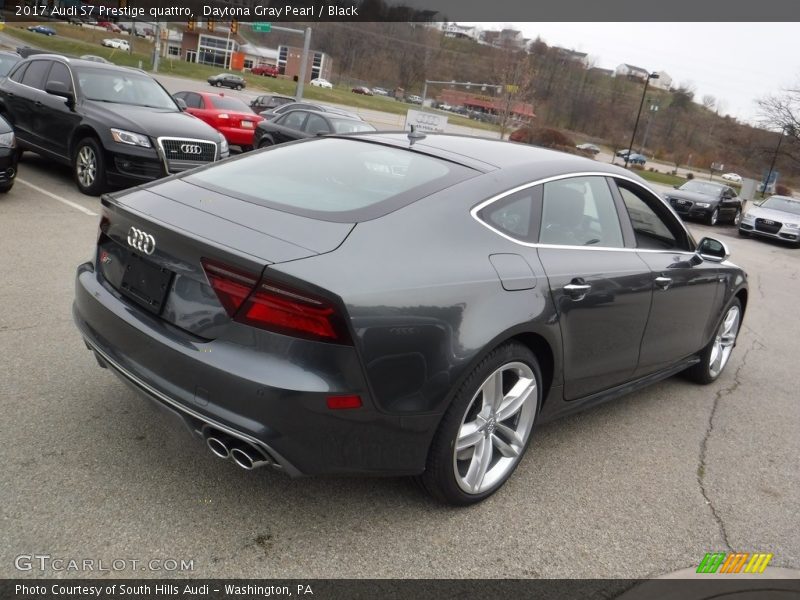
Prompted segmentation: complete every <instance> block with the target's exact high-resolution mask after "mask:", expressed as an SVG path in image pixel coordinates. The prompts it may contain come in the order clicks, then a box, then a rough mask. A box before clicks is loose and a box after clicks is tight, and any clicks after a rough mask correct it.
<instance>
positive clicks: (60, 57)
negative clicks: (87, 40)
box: [24, 53, 147, 75]
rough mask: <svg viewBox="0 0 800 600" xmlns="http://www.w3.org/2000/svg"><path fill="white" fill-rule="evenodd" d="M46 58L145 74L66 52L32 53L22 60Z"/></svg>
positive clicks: (76, 64)
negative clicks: (77, 56) (76, 56)
mask: <svg viewBox="0 0 800 600" xmlns="http://www.w3.org/2000/svg"><path fill="white" fill-rule="evenodd" d="M43 58H44V59H48V60H60V61H61V62H64V63H66V64H68V65H70V66H71V67H91V68H92V69H104V70H107V71H125V72H128V73H139V74H141V75H147V73H146V72H145V71H142V70H141V69H135V68H133V67H121V66H120V65H115V64H114V63H101V62H97V61H95V60H86V59H84V58H75V57H74V56H68V55H66V54H55V53H44V54H32V55H31V56H29V57H27V58H25V59H24V60H25V61H27V62H30V61H33V60H40V59H43Z"/></svg>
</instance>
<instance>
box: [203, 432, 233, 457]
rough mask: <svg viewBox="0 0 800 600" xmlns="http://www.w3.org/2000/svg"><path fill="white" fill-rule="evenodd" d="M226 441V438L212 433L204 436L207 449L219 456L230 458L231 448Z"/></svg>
mask: <svg viewBox="0 0 800 600" xmlns="http://www.w3.org/2000/svg"><path fill="white" fill-rule="evenodd" d="M226 442H227V440H225V439H222V438H219V437H216V436H213V435H211V436H208V437H207V438H206V445H207V446H208V449H209V450H211V452H213V453H214V455H215V456H218V457H220V458H230V456H231V450H230V448H229V447H228V444H227V443H226Z"/></svg>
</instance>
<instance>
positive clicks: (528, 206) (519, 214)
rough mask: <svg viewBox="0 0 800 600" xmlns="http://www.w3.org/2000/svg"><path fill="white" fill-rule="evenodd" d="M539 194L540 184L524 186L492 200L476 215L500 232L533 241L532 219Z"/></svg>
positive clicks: (533, 226)
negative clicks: (494, 200)
mask: <svg viewBox="0 0 800 600" xmlns="http://www.w3.org/2000/svg"><path fill="white" fill-rule="evenodd" d="M541 196H542V186H536V187H530V188H526V189H524V190H521V191H519V192H516V193H514V194H510V195H508V196H506V197H505V198H501V199H500V200H498V201H496V202H492V203H491V204H490V205H489V206H487V207H486V208H484V209H483V210H481V211H480V212H479V213H478V217H479V218H480V219H481V221H483V222H484V223H486V224H487V225H489V226H490V227H491V228H492V229H496V230H497V231H499V232H500V233H504V234H506V235H508V236H510V237H513V238H515V239H518V240H521V241H524V242H533V241H535V240H534V239H533V238H534V234H535V232H536V229H535V224H534V219H535V218H536V217H537V214H536V213H537V210H536V208H535V207H537V206H538V205H539V202H540V201H541ZM537 220H538V219H537Z"/></svg>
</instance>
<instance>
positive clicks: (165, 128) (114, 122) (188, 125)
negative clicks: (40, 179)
mask: <svg viewBox="0 0 800 600" xmlns="http://www.w3.org/2000/svg"><path fill="white" fill-rule="evenodd" d="M84 108H85V109H86V111H87V114H91V116H93V117H94V118H95V119H96V120H98V121H100V122H104V123H105V124H106V125H108V127H116V128H118V129H127V130H129V131H133V132H135V133H143V134H144V135H148V136H150V137H154V138H157V137H180V138H191V139H197V140H208V141H210V142H214V143H219V134H218V133H217V131H216V130H215V129H214V128H213V127H211V126H210V125H207V124H206V123H204V122H203V121H201V120H200V119H198V118H196V117H194V116H192V115H190V114H189V113H185V112H179V111H177V110H165V109H157V108H148V107H146V106H133V105H131V104H113V103H110V102H96V101H94V100H86V101H85V102H84Z"/></svg>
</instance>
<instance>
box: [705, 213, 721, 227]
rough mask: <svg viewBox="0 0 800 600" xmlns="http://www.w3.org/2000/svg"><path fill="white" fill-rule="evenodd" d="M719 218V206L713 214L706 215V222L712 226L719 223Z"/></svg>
mask: <svg viewBox="0 0 800 600" xmlns="http://www.w3.org/2000/svg"><path fill="white" fill-rule="evenodd" d="M718 220H719V208H715V209H714V210H712V211H711V214H710V215H708V217H706V224H707V225H711V226H712V227H713V226H714V225H716V224H717V221H718Z"/></svg>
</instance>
